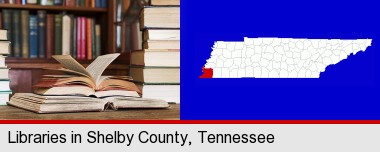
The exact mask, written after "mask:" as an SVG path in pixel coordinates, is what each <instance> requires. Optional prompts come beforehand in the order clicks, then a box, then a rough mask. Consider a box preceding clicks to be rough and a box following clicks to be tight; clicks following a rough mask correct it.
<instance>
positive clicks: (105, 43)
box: [0, 0, 129, 93]
mask: <svg viewBox="0 0 380 152" xmlns="http://www.w3.org/2000/svg"><path fill="white" fill-rule="evenodd" d="M124 2H125V3H129V0H125V1H124ZM107 3H108V4H107V6H108V7H107V8H93V7H83V6H42V5H28V4H27V5H20V4H0V10H1V11H2V10H3V9H12V10H28V11H29V12H31V13H34V14H35V13H36V12H37V11H39V10H44V11H46V12H47V13H51V14H59V13H64V12H65V13H67V14H73V15H78V16H85V17H91V18H95V20H97V23H99V24H100V27H101V37H100V40H101V54H109V53H115V52H116V24H117V23H116V22H117V21H116V9H117V0H108V1H107ZM92 61H93V60H87V59H83V60H78V62H79V63H81V64H83V65H84V66H87V65H88V64H90V63H91V62H92ZM6 64H7V65H8V67H9V68H10V69H11V70H10V74H9V77H10V78H11V89H12V90H13V92H17V93H18V92H31V91H32V86H33V84H35V83H36V82H37V81H39V79H40V78H41V76H42V75H43V74H52V73H47V72H46V71H45V70H43V68H59V67H60V65H59V64H58V62H56V61H55V60H54V59H48V58H16V57H8V58H7V59H6ZM128 64H129V55H128V54H126V53H123V54H122V55H121V56H120V57H119V58H118V59H117V60H115V61H114V62H113V64H112V65H111V66H110V67H109V68H107V70H106V71H105V74H109V75H127V74H128V73H127V72H128Z"/></svg>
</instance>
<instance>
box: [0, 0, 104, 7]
mask: <svg viewBox="0 0 380 152" xmlns="http://www.w3.org/2000/svg"><path fill="white" fill-rule="evenodd" d="M107 2H108V0H0V4H19V5H43V6H53V5H54V6H76V7H92V8H106V7H107V6H108V5H107Z"/></svg>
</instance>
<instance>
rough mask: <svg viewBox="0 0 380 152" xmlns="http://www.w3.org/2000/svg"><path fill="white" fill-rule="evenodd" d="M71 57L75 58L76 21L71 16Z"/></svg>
mask: <svg viewBox="0 0 380 152" xmlns="http://www.w3.org/2000/svg"><path fill="white" fill-rule="evenodd" d="M71 20H72V23H71V31H72V32H71V55H72V56H73V58H74V59H75V58H77V19H76V18H75V17H74V16H71Z"/></svg>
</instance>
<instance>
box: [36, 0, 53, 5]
mask: <svg viewBox="0 0 380 152" xmlns="http://www.w3.org/2000/svg"><path fill="white" fill-rule="evenodd" d="M39 1H40V2H39V4H40V5H54V0H39Z"/></svg>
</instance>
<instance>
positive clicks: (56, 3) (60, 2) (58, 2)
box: [54, 0, 62, 5]
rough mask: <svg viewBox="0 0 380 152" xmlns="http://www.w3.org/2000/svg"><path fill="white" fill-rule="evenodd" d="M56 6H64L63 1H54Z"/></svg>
mask: <svg viewBox="0 0 380 152" xmlns="http://www.w3.org/2000/svg"><path fill="white" fill-rule="evenodd" d="M54 5H62V0H54Z"/></svg>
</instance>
